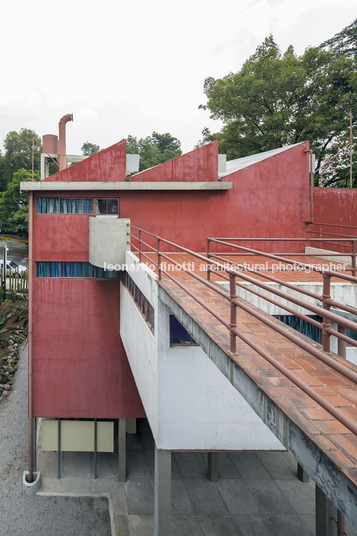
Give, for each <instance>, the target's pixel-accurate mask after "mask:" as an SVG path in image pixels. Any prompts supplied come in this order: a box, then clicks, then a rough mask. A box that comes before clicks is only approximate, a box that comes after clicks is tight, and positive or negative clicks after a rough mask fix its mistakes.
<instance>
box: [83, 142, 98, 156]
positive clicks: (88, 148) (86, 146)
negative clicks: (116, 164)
mask: <svg viewBox="0 0 357 536" xmlns="http://www.w3.org/2000/svg"><path fill="white" fill-rule="evenodd" d="M81 151H82V154H83V156H92V154H95V153H98V152H99V151H100V147H99V145H96V144H95V143H90V142H89V141H86V142H84V143H83V145H82V147H81Z"/></svg>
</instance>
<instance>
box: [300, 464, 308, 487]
mask: <svg viewBox="0 0 357 536" xmlns="http://www.w3.org/2000/svg"><path fill="white" fill-rule="evenodd" d="M297 476H298V479H299V480H301V482H310V477H309V475H308V474H307V473H306V471H304V469H303V468H302V466H301V465H300V464H299V463H298V464H297Z"/></svg>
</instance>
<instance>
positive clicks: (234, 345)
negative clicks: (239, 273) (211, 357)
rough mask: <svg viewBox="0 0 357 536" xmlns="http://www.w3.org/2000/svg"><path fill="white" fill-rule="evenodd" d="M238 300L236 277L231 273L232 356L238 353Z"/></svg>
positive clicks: (230, 331)
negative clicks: (236, 302) (236, 301)
mask: <svg viewBox="0 0 357 536" xmlns="http://www.w3.org/2000/svg"><path fill="white" fill-rule="evenodd" d="M236 298H237V290H236V276H235V274H233V273H231V272H230V273H229V302H230V305H231V321H230V324H229V333H230V351H231V352H232V354H235V353H236V352H237V338H236V335H235V333H234V331H233V330H234V329H235V328H236V327H237V306H236V304H235V303H234V300H235V299H236Z"/></svg>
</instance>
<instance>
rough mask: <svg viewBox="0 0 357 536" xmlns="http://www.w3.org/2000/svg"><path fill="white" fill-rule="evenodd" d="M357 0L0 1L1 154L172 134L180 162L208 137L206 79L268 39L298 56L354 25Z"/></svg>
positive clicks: (214, 125) (233, 66)
mask: <svg viewBox="0 0 357 536" xmlns="http://www.w3.org/2000/svg"><path fill="white" fill-rule="evenodd" d="M356 11H357V10H356V2H355V0H333V1H332V0H298V1H296V0H215V1H213V0H181V1H179V2H172V1H170V0H135V1H130V0H126V1H125V2H124V1H121V0H102V1H97V0H58V1H57V2H54V1H52V0H31V1H29V0H2V2H1V32H0V50H1V64H0V65H1V84H0V145H1V143H2V141H3V139H4V137H5V136H6V134H7V133H8V132H9V131H10V130H16V131H18V130H20V128H22V127H27V128H31V129H33V130H35V131H36V132H37V134H39V135H40V136H42V135H43V134H57V133H58V121H59V119H60V118H61V117H62V116H63V115H64V114H67V113H73V114H74V122H73V123H68V124H67V152H68V153H70V154H80V153H81V150H80V149H81V146H82V144H83V142H85V141H90V142H92V143H96V144H98V145H100V147H101V148H105V147H108V146H109V145H111V144H113V143H115V142H117V141H119V140H121V139H123V138H126V137H127V136H128V135H129V134H131V135H133V136H137V137H144V136H147V135H150V134H151V133H152V131H154V130H155V131H157V132H160V133H163V132H170V133H171V134H172V135H173V136H176V137H177V138H179V139H180V140H181V143H182V148H183V151H184V152H187V151H190V150H192V149H193V147H194V145H195V143H197V141H198V140H199V139H200V138H201V132H202V129H203V128H204V127H205V126H208V127H209V128H210V129H211V130H212V131H217V130H219V128H220V124H219V123H218V122H217V121H213V120H210V118H209V113H208V112H206V111H203V110H198V106H199V104H204V103H205V95H204V93H203V83H204V79H205V78H206V77H207V76H213V77H215V78H219V77H223V76H225V75H226V74H228V73H229V72H236V71H238V70H239V69H240V68H241V66H242V63H243V62H244V61H245V60H246V59H247V58H248V57H249V56H250V55H251V54H253V53H254V51H255V49H256V47H257V46H258V45H259V44H260V43H261V42H262V41H263V40H264V38H265V37H266V36H267V35H269V34H270V33H272V34H273V36H274V38H275V41H276V42H277V44H278V45H279V47H280V48H281V50H283V51H284V50H286V48H287V47H288V46H289V45H290V44H292V45H293V46H294V48H295V50H296V52H297V53H298V54H301V53H302V52H303V51H304V49H305V48H306V47H308V46H314V45H318V44H320V43H321V42H323V41H324V40H325V39H327V38H329V37H331V36H332V35H334V34H335V33H337V32H339V31H340V30H341V29H342V28H344V27H345V26H347V25H349V24H350V23H351V22H352V21H353V20H354V19H355V18H356V16H357V13H356Z"/></svg>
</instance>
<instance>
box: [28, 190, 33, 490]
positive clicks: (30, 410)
mask: <svg viewBox="0 0 357 536" xmlns="http://www.w3.org/2000/svg"><path fill="white" fill-rule="evenodd" d="M32 229H33V192H29V241H28V248H29V252H28V263H29V267H28V368H29V371H28V427H29V429H28V435H29V475H28V478H29V482H33V480H34V478H33V472H34V467H33V465H34V464H33V462H34V448H33V447H34V445H33V442H34V434H33V400H32V272H33V269H32Z"/></svg>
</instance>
